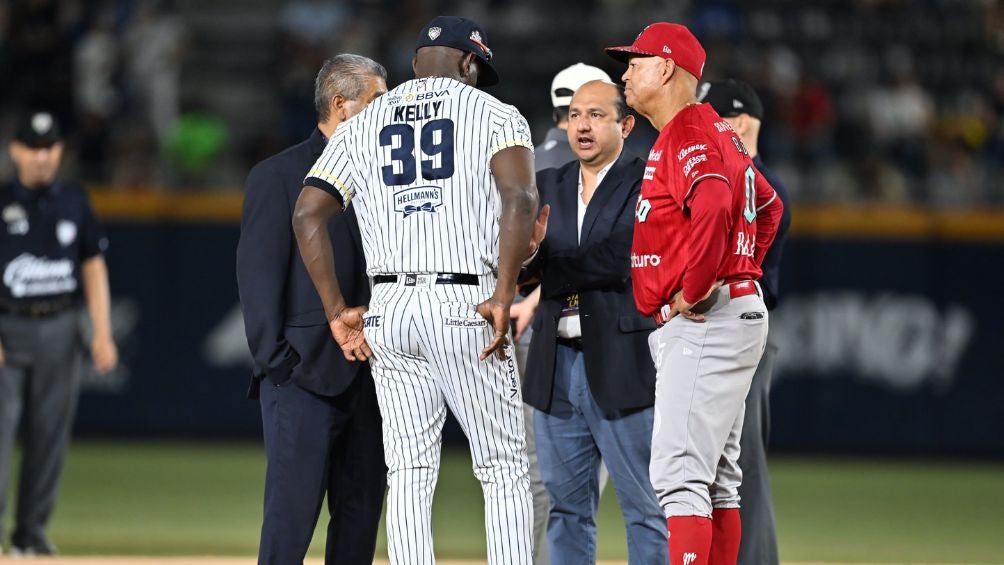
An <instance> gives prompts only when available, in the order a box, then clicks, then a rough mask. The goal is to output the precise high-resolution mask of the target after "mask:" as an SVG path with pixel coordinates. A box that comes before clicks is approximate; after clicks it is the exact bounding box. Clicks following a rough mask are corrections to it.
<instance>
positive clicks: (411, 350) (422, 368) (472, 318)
mask: <svg viewBox="0 0 1004 565" xmlns="http://www.w3.org/2000/svg"><path fill="white" fill-rule="evenodd" d="M426 278H427V279H429V280H425V281H423V280H420V281H419V284H418V285H416V286H405V284H404V279H405V277H403V276H399V277H398V282H396V283H382V284H377V285H375V286H374V287H373V296H372V299H371V300H370V310H369V312H368V313H367V314H366V317H365V319H366V328H365V333H366V340H367V341H368V342H369V344H370V347H371V348H372V349H373V360H372V369H373V380H374V382H375V383H376V390H377V397H378V400H379V403H380V413H381V415H382V416H383V441H384V453H385V456H386V460H387V468H388V475H387V479H388V485H389V488H390V493H389V496H388V499H387V546H388V548H387V549H388V553H389V557H390V562H391V563H392V564H395V565H397V564H400V565H432V564H434V563H435V555H434V553H433V548H432V494H433V491H434V490H435V487H436V479H437V478H438V475H439V465H440V457H441V448H442V430H443V423H444V422H445V420H446V407H447V406H449V408H450V410H451V411H452V412H453V414H454V416H456V418H457V420H458V421H459V422H460V425H461V427H462V428H463V430H464V433H465V434H466V435H467V438H468V441H469V443H470V448H471V458H472V460H473V465H474V475H475V477H476V478H477V479H478V480H479V481H480V482H481V488H482V490H483V492H484V497H485V530H486V531H487V537H488V563H490V564H493V565H494V564H497V565H503V564H504V565H530V564H531V561H532V541H531V539H532V538H531V533H530V529H531V525H532V524H533V505H532V499H531V495H530V481H529V476H528V473H529V463H528V460H527V452H526V435H525V431H524V422H523V407H522V395H521V393H520V389H519V386H520V380H519V374H518V372H517V369H516V361H515V358H514V351H513V347H512V346H511V345H510V346H508V347H507V348H506V359H505V360H499V359H498V358H497V357H495V356H492V357H490V358H489V359H487V360H485V361H481V360H479V359H478V356H479V354H480V352H481V350H482V348H484V347H485V345H487V344H488V343H489V342H490V341H491V338H492V336H493V335H494V330H492V329H491V328H489V327H488V325H487V324H486V323H485V320H484V318H482V317H481V316H480V315H479V314H478V313H477V312H476V311H475V306H476V305H477V304H479V303H481V302H482V301H484V300H485V299H487V298H488V297H489V296H490V295H491V293H492V292H493V291H494V289H495V278H494V277H492V276H486V277H481V278H480V280H481V283H480V285H479V286H473V285H442V284H435V283H434V282H432V281H434V279H435V275H430V276H428V277H420V279H426Z"/></svg>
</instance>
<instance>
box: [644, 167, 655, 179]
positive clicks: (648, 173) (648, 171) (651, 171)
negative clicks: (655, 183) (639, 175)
mask: <svg viewBox="0 0 1004 565" xmlns="http://www.w3.org/2000/svg"><path fill="white" fill-rule="evenodd" d="M654 177H655V167H645V176H644V178H645V180H652V179H653V178H654Z"/></svg>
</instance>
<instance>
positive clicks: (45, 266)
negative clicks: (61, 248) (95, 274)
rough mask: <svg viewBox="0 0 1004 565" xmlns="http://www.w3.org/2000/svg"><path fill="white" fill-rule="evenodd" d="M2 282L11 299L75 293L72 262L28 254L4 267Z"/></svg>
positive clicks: (75, 283)
mask: <svg viewBox="0 0 1004 565" xmlns="http://www.w3.org/2000/svg"><path fill="white" fill-rule="evenodd" d="M3 283H4V284H5V285H7V288H9V289H10V295H11V296H12V297H14V298H23V297H27V296H45V295H49V294H64V293H67V292H73V291H75V290H77V279H76V278H74V277H73V261H70V260H69V259H46V258H44V257H35V256H34V255H32V254H31V253H22V254H21V255H18V256H17V258H15V259H14V260H13V261H11V262H10V263H8V264H7V268H6V269H4V272H3Z"/></svg>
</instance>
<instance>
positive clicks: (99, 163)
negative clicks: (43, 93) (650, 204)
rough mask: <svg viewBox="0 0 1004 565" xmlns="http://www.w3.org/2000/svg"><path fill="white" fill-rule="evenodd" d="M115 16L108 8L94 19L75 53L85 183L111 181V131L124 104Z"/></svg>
mask: <svg viewBox="0 0 1004 565" xmlns="http://www.w3.org/2000/svg"><path fill="white" fill-rule="evenodd" d="M114 24H115V20H114V13H113V12H112V11H111V9H110V8H109V7H107V6H105V7H104V8H103V9H101V10H99V11H98V12H97V14H96V15H95V16H94V17H93V19H92V21H91V24H90V27H89V28H88V29H87V31H86V32H85V33H84V35H83V36H82V37H81V38H80V40H79V41H78V42H77V47H76V51H75V53H74V60H73V62H74V68H73V73H74V76H73V79H74V80H73V82H74V95H75V96H74V98H75V102H76V109H77V118H78V122H79V144H78V147H79V149H78V157H79V160H80V167H81V170H80V176H81V178H82V179H83V180H84V181H85V182H89V181H99V182H106V181H107V179H108V171H109V168H110V167H109V163H108V161H109V159H108V145H109V143H110V139H109V133H110V131H109V128H110V125H111V123H110V122H111V120H112V118H113V117H114V115H115V112H116V111H117V110H118V109H119V107H120V105H121V96H120V93H119V91H118V88H117V85H116V84H115V79H116V74H117V71H118V68H119V38H118V36H116V35H115V30H114Z"/></svg>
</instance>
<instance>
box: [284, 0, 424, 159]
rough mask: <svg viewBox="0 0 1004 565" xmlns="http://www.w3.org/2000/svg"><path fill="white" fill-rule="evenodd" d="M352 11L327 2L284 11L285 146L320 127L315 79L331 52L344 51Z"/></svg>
mask: <svg viewBox="0 0 1004 565" xmlns="http://www.w3.org/2000/svg"><path fill="white" fill-rule="evenodd" d="M349 9H350V8H349V6H348V4H347V3H338V2H328V1H326V0H292V1H290V2H287V3H286V4H285V6H283V8H282V13H281V15H280V17H279V40H280V45H279V49H280V52H281V53H280V56H279V57H278V58H277V59H276V65H277V68H276V75H277V76H279V77H281V78H280V79H279V94H280V96H281V98H282V109H283V130H284V131H283V133H284V141H283V145H284V146H288V145H292V144H293V143H297V142H298V141H300V140H302V139H303V138H305V137H307V136H308V135H310V132H311V131H313V129H314V127H316V125H317V114H316V110H315V109H314V77H315V75H316V74H317V69H319V68H320V67H321V65H322V64H323V63H324V61H325V59H327V58H328V57H330V56H331V53H335V52H338V51H342V50H344V49H342V46H341V45H340V42H339V40H340V39H341V37H342V35H343V33H344V32H345V31H346V23H347V22H348V20H349V16H350V12H349ZM412 39H414V38H412ZM356 52H361V51H356Z"/></svg>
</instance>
